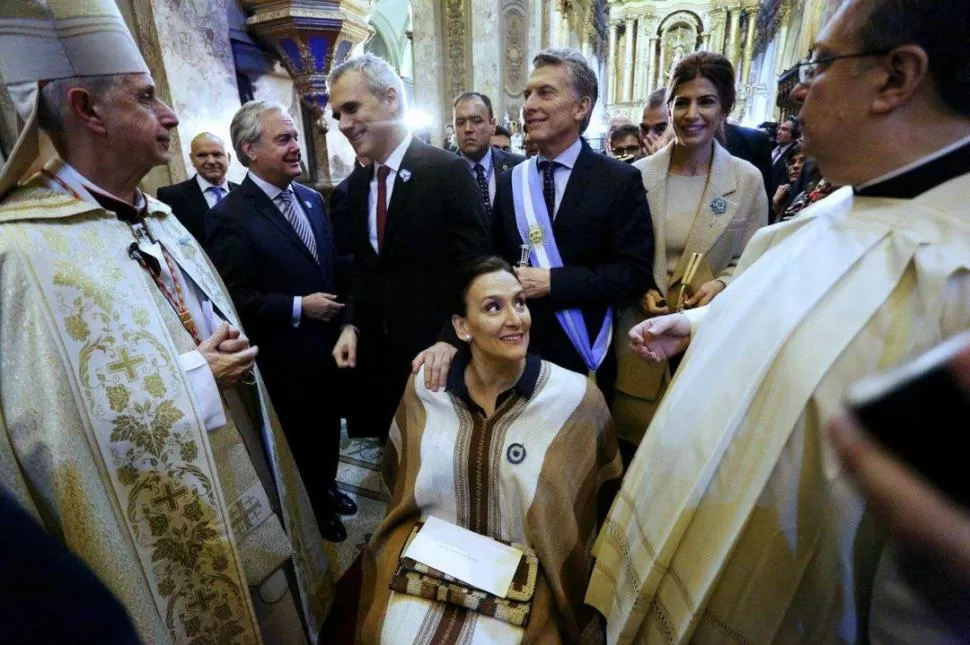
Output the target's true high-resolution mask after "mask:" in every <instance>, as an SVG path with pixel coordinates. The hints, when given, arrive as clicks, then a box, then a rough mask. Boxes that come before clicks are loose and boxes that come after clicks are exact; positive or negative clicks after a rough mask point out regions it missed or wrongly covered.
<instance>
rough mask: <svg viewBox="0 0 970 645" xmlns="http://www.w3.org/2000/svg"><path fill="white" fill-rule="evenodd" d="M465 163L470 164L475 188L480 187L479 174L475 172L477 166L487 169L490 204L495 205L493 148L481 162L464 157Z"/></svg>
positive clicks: (486, 176) (469, 169) (469, 168)
mask: <svg viewBox="0 0 970 645" xmlns="http://www.w3.org/2000/svg"><path fill="white" fill-rule="evenodd" d="M462 159H464V160H465V163H467V164H468V171H469V172H471V174H472V179H474V180H475V186H476V187H477V186H478V173H476V172H475V166H476V165H477V164H482V168H484V169H485V178H486V179H487V180H488V203H489V204H494V203H495V159H494V158H493V157H492V149H491V147H490V148H489V149H488V152H486V153H485V156H484V157H482V159H481V161H472V160H471V159H469V158H468V157H465V156H462Z"/></svg>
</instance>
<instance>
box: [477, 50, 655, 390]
mask: <svg viewBox="0 0 970 645" xmlns="http://www.w3.org/2000/svg"><path fill="white" fill-rule="evenodd" d="M533 66H534V69H533V71H532V75H531V77H530V78H529V84H528V87H527V88H526V91H525V96H526V103H525V106H524V107H523V110H524V114H525V122H526V124H527V125H528V127H529V135H530V136H531V137H532V139H533V141H535V142H536V144H538V146H539V155H538V156H537V157H533V158H531V159H529V161H528V163H521V164H519V165H518V166H516V167H515V168H513V169H512V170H511V171H508V172H506V173H504V174H503V175H502V176H501V178H500V179H499V185H498V194H497V195H496V198H495V212H494V213H493V216H492V226H493V238H494V241H495V242H494V243H495V250H496V251H497V252H498V253H500V254H501V255H503V256H504V257H505V259H506V260H508V261H509V262H510V263H517V262H520V261H521V260H524V262H521V263H520V264H521V265H520V266H519V267H517V268H516V274H517V275H518V277H519V280H520V281H521V282H522V286H523V287H524V288H525V294H526V297H528V298H529V309H530V311H531V312H532V328H533V334H532V338H533V340H532V346H531V347H530V350H531V351H534V352H535V353H537V354H539V355H540V356H542V358H543V359H545V360H548V361H552V362H553V363H556V364H558V365H560V366H562V367H565V368H567V369H571V370H574V371H577V372H581V373H583V374H591V373H594V372H595V374H596V380H597V383H598V384H599V386H600V389H601V390H602V391H603V394H604V395H605V396H606V397H607V399H608V400H609V397H610V395H611V394H612V389H613V381H614V379H615V377H616V360H615V358H614V357H613V352H612V351H610V348H611V339H612V332H613V311H614V308H615V307H616V306H617V305H618V304H620V303H623V302H625V301H629V300H633V299H635V298H637V297H639V295H640V294H643V293H645V292H646V290H647V289H648V288H649V287H650V286H651V283H652V280H651V277H650V271H651V269H650V267H651V265H652V262H653V228H652V226H651V224H650V212H649V210H648V208H647V202H646V198H645V195H644V192H643V184H642V183H641V181H640V179H639V178H638V173H637V172H636V170H635V169H633V168H631V167H630V166H629V165H627V164H625V163H622V162H620V161H617V160H615V159H611V158H609V157H607V156H605V155H601V154H599V153H597V152H594V151H593V150H592V149H591V148H590V147H589V144H587V143H586V142H585V141H584V140H583V139H582V138H581V135H582V133H583V132H584V131H585V130H586V126H587V125H589V120H590V115H591V114H592V109H593V105H594V104H595V103H596V98H597V95H598V89H597V83H596V75H595V74H594V73H593V70H592V69H591V68H590V67H589V64H588V63H587V62H586V60H585V59H584V58H583V57H582V55H580V53H579V52H577V51H574V50H569V49H550V50H545V51H542V52H540V53H539V54H538V55H537V56H536V57H535V59H534V60H533ZM526 253H527V254H528V255H527V256H526Z"/></svg>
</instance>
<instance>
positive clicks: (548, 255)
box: [512, 157, 613, 372]
mask: <svg viewBox="0 0 970 645" xmlns="http://www.w3.org/2000/svg"><path fill="white" fill-rule="evenodd" d="M537 159H538V157H533V158H532V159H529V160H528V161H527V162H525V163H520V164H518V165H517V166H515V167H514V168H513V169H512V199H513V201H514V203H515V223H516V225H517V227H518V229H519V236H520V237H521V238H522V241H523V242H524V243H525V244H528V245H529V247H530V251H529V263H530V264H531V265H532V266H538V267H541V268H543V269H554V268H557V267H561V266H562V257H560V255H559V247H558V246H556V238H555V236H553V234H552V218H551V217H550V216H549V212H548V210H547V209H546V201H545V199H544V198H543V195H542V182H541V181H540V180H539V165H538V161H537ZM556 318H558V319H559V324H560V325H561V326H562V329H563V331H564V332H566V336H567V337H568V338H569V342H571V343H572V344H573V347H575V348H576V351H577V352H578V353H579V355H580V356H581V357H582V358H583V362H584V363H586V367H587V369H589V370H590V371H591V372H593V371H596V369H597V368H598V367H599V366H600V364H601V363H602V362H603V359H604V358H606V352H607V351H608V350H609V347H610V341H611V340H612V339H613V308H612V307H609V308H608V309H607V310H606V315H605V316H604V317H603V325H602V326H601V327H600V331H599V334H597V335H596V342H595V343H594V344H593V345H592V346H590V344H589V332H588V331H587V329H586V321H585V320H584V319H583V312H582V311H580V310H579V309H575V308H574V309H561V310H559V311H557V312H556Z"/></svg>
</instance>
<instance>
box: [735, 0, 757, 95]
mask: <svg viewBox="0 0 970 645" xmlns="http://www.w3.org/2000/svg"><path fill="white" fill-rule="evenodd" d="M757 22H758V8H757V7H748V35H747V37H746V39H745V41H744V65H743V71H742V72H741V76H740V77H739V78H738V81H739V82H740V83H747V82H748V80H749V78H748V77H749V76H751V59H752V57H753V56H754V28H755V25H756V24H757Z"/></svg>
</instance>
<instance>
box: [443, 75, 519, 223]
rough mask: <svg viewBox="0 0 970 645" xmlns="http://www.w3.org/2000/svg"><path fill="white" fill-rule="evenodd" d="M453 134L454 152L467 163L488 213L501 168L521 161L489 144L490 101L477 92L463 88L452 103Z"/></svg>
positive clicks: (492, 131) (492, 121)
mask: <svg viewBox="0 0 970 645" xmlns="http://www.w3.org/2000/svg"><path fill="white" fill-rule="evenodd" d="M452 115H453V123H454V125H455V134H456V135H457V136H458V156H460V157H462V158H463V159H464V160H465V163H467V164H468V172H470V173H471V176H472V179H474V180H475V186H476V187H477V188H478V192H479V194H480V195H481V198H482V206H483V207H484V208H485V212H486V213H488V214H489V215H490V214H491V212H492V204H494V203H495V186H496V184H497V183H498V182H497V181H496V180H497V178H498V177H500V176H501V175H502V173H503V172H505V171H506V170H508V169H509V168H512V167H513V166H516V165H517V164H519V163H521V162H523V161H525V157H523V156H522V155H517V154H515V153H513V152H505V151H503V150H498V149H496V148H492V146H491V140H492V135H493V134H495V115H494V114H493V113H492V101H491V99H489V98H488V96H487V95H485V94H482V93H481V92H465V93H464V94H462V95H460V96H459V97H458V98H456V99H455V102H454V103H453V104H452Z"/></svg>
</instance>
